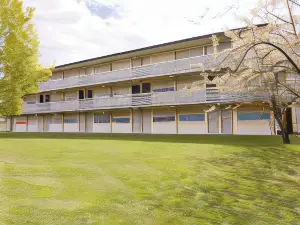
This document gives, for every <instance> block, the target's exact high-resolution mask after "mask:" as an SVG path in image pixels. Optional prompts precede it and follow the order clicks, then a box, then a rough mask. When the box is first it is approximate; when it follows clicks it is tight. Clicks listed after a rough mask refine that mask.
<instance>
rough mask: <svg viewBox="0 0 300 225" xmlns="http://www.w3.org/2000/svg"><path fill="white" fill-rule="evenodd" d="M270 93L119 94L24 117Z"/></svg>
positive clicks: (36, 109) (48, 106)
mask: <svg viewBox="0 0 300 225" xmlns="http://www.w3.org/2000/svg"><path fill="white" fill-rule="evenodd" d="M266 100H268V95H267V94H260V95H252V94H247V93H245V94H241V93H226V92H224V93H217V92H216V93H213V94H212V93H209V94H208V93H207V92H206V91H205V90H201V91H193V92H191V91H174V92H160V93H149V94H135V95H120V96H113V97H105V98H94V99H86V100H73V101H62V102H48V103H41V104H32V105H31V104H30V105H28V104H24V105H23V114H38V113H58V112H72V111H88V110H105V109H115V108H134V107H149V106H168V105H169V106H176V105H192V104H206V103H222V102H223V103H225V102H226V103H234V102H247V101H249V102H250V101H266Z"/></svg>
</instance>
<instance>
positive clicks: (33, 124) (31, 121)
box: [28, 116, 38, 132]
mask: <svg viewBox="0 0 300 225" xmlns="http://www.w3.org/2000/svg"><path fill="white" fill-rule="evenodd" d="M28 132H38V117H37V116H28Z"/></svg>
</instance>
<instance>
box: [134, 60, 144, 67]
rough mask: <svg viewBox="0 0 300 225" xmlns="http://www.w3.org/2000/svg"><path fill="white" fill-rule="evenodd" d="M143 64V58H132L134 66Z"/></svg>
mask: <svg viewBox="0 0 300 225" xmlns="http://www.w3.org/2000/svg"><path fill="white" fill-rule="evenodd" d="M141 65H142V58H136V59H132V67H137V66H141Z"/></svg>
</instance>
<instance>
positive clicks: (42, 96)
mask: <svg viewBox="0 0 300 225" xmlns="http://www.w3.org/2000/svg"><path fill="white" fill-rule="evenodd" d="M40 103H44V95H40Z"/></svg>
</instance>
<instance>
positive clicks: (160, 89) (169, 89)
mask: <svg viewBox="0 0 300 225" xmlns="http://www.w3.org/2000/svg"><path fill="white" fill-rule="evenodd" d="M168 91H174V87H168V88H159V89H154V90H153V92H168Z"/></svg>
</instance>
